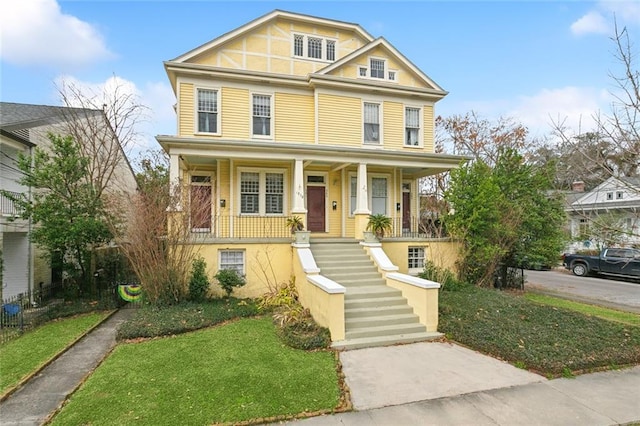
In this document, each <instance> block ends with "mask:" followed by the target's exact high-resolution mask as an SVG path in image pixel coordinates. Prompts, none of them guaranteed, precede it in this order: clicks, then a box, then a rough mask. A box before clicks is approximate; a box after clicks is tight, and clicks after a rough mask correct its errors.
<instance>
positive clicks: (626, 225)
mask: <svg viewBox="0 0 640 426" xmlns="http://www.w3.org/2000/svg"><path fill="white" fill-rule="evenodd" d="M572 189H573V191H572V192H570V193H569V194H568V195H567V200H568V201H567V205H566V207H565V211H566V212H567V216H568V221H569V223H568V228H569V234H570V237H571V241H572V242H571V245H570V250H572V251H575V250H584V249H598V248H601V247H605V246H627V247H637V246H640V178H637V177H636V178H634V177H620V178H616V177H610V178H609V179H607V180H605V181H604V182H602V183H601V184H600V185H598V186H597V187H595V188H593V189H592V190H590V191H586V192H585V191H584V183H582V182H575V183H574V184H573V188H572Z"/></svg>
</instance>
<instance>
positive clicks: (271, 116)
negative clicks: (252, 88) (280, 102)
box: [249, 92, 275, 140]
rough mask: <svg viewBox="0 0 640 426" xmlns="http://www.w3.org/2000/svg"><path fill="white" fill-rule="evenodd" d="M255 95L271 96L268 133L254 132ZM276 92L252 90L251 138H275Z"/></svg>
mask: <svg viewBox="0 0 640 426" xmlns="http://www.w3.org/2000/svg"><path fill="white" fill-rule="evenodd" d="M255 96H268V97H269V134H268V135H256V134H255V133H254V128H253V117H254V116H253V102H254V97H255ZM273 98H274V94H273V93H266V92H251V103H250V106H249V120H250V121H249V122H250V123H251V126H250V127H251V138H252V139H268V140H272V139H273V138H274V134H273V133H274V122H275V111H274V99H273Z"/></svg>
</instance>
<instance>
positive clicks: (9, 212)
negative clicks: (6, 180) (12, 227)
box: [0, 191, 24, 216]
mask: <svg viewBox="0 0 640 426" xmlns="http://www.w3.org/2000/svg"><path fill="white" fill-rule="evenodd" d="M10 197H14V198H21V197H24V194H22V193H19V192H12V191H2V192H0V214H2V215H3V216H20V215H21V214H22V209H20V208H19V207H18V206H16V203H15V202H14V201H13V199H12V198H10Z"/></svg>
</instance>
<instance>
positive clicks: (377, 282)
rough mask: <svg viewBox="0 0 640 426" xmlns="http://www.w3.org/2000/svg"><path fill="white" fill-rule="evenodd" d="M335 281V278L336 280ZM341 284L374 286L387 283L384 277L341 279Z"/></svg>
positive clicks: (348, 286) (347, 285)
mask: <svg viewBox="0 0 640 426" xmlns="http://www.w3.org/2000/svg"><path fill="white" fill-rule="evenodd" d="M334 281H335V280H334ZM340 284H341V285H342V286H344V287H346V288H350V287H373V286H378V287H380V286H384V285H386V283H385V281H384V280H383V279H382V278H375V279H371V278H367V279H353V278H352V279H350V280H341V281H340Z"/></svg>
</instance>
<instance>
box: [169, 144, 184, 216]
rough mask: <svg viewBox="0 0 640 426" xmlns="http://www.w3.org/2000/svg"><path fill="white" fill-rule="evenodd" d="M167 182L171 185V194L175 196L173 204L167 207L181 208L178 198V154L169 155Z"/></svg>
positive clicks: (178, 209)
mask: <svg viewBox="0 0 640 426" xmlns="http://www.w3.org/2000/svg"><path fill="white" fill-rule="evenodd" d="M169 183H170V185H171V194H172V195H173V196H175V200H176V202H175V204H174V205H173V206H169V209H173V210H177V211H180V210H182V205H181V202H180V201H181V200H180V156H179V155H177V154H170V155H169Z"/></svg>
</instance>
